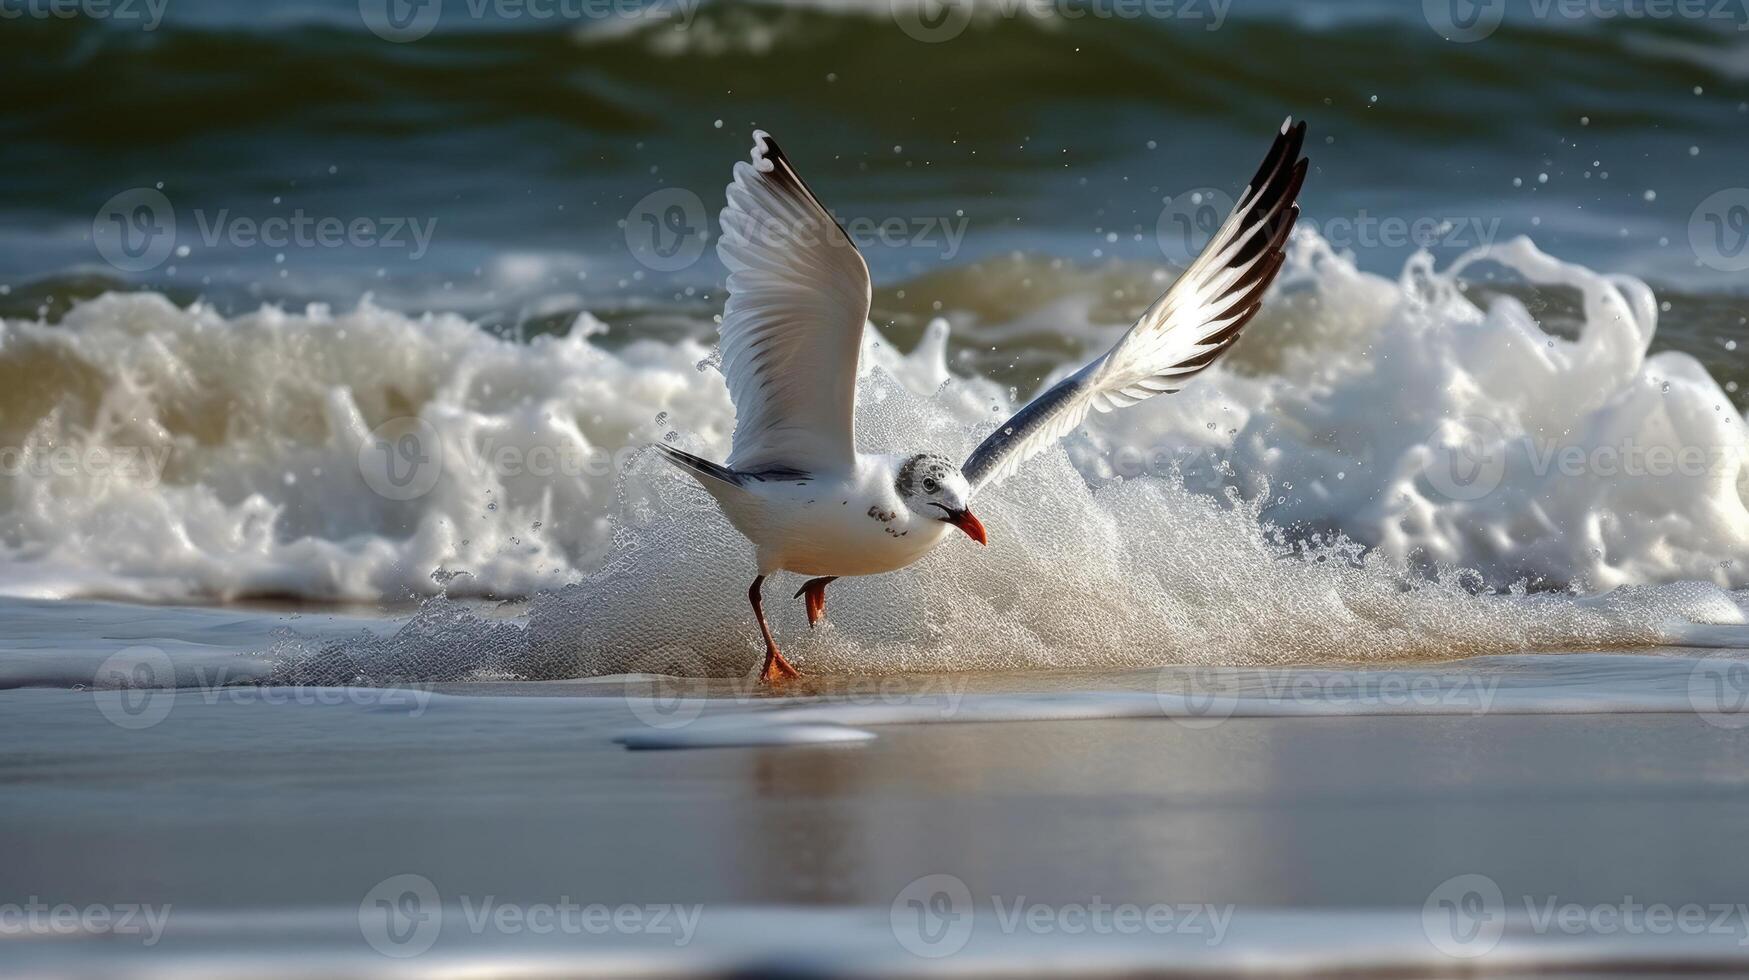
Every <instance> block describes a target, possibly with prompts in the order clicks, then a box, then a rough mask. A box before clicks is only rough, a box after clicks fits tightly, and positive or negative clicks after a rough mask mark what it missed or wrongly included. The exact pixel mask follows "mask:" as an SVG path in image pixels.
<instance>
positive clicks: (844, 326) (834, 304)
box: [717, 132, 869, 473]
mask: <svg viewBox="0 0 1749 980" xmlns="http://www.w3.org/2000/svg"><path fill="white" fill-rule="evenodd" d="M728 197H729V202H728V206H727V207H725V208H723V213H722V219H721V220H722V229H723V233H722V237H721V238H720V239H719V240H718V241H717V255H718V256H719V257H720V258H721V259H722V261H723V265H725V266H727V267H728V269H729V280H728V289H729V299H728V302H727V304H726V305H725V306H724V307H723V323H722V326H721V327H719V328H718V331H719V333H720V334H721V335H722V352H723V364H722V370H723V376H724V378H725V379H726V380H727V382H728V386H729V398H730V400H731V401H733V402H734V403H735V438H734V447H733V449H731V450H730V452H729V459H728V465H729V468H730V469H733V470H736V471H739V472H744V473H758V472H764V471H773V470H790V471H800V472H831V471H848V470H849V469H850V468H851V467H852V466H853V465H854V463H855V456H856V449H855V445H856V439H855V428H856V359H857V353H858V351H859V350H860V349H861V345H862V328H863V324H864V322H865V321H867V319H868V305H869V280H868V266H867V265H866V264H864V263H863V260H862V256H861V254H859V253H858V252H857V250H856V246H855V245H854V244H852V243H851V241H850V239H849V237H848V236H847V235H845V233H844V230H843V229H842V228H840V227H839V226H838V223H837V222H836V221H834V220H833V218H832V216H831V215H830V214H828V213H827V211H826V209H825V208H824V207H823V206H821V204H820V202H819V200H818V199H817V198H815V197H814V195H813V193H812V192H811V191H809V190H808V187H807V185H806V184H804V183H803V182H802V179H801V177H800V176H798V175H797V174H796V172H795V169H794V168H792V167H791V166H790V162H789V158H788V157H786V156H784V154H783V151H782V150H780V149H779V148H778V146H777V143H776V142H775V141H773V140H772V138H771V137H770V136H767V135H766V134H765V133H763V132H756V133H754V134H753V158H752V162H751V163H737V164H735V179H734V180H733V181H732V182H731V183H730V184H729V188H728Z"/></svg>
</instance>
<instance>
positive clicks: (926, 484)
mask: <svg viewBox="0 0 1749 980" xmlns="http://www.w3.org/2000/svg"><path fill="white" fill-rule="evenodd" d="M940 489H941V484H939V483H937V482H935V481H934V480H924V481H923V492H924V493H934V492H935V491H937V490H940Z"/></svg>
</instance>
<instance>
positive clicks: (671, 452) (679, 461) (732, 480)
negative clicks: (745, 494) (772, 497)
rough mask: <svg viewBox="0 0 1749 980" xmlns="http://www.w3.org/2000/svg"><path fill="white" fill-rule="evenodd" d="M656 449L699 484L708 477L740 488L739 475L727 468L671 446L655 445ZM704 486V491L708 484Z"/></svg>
mask: <svg viewBox="0 0 1749 980" xmlns="http://www.w3.org/2000/svg"><path fill="white" fill-rule="evenodd" d="M656 448H657V449H659V450H661V451H662V455H663V456H664V457H665V458H667V460H668V462H670V463H673V464H674V465H675V466H678V467H680V468H681V469H683V470H685V471H686V472H688V473H691V474H692V475H693V476H694V477H697V478H699V479H700V481H701V482H702V481H703V479H704V478H706V477H708V478H710V479H712V480H716V481H717V482H719V483H726V484H728V485H729V486H732V487H738V486H741V477H740V474H738V473H736V472H735V471H734V470H731V469H729V468H728V467H727V466H723V465H721V464H719V463H713V462H711V461H710V460H708V459H705V458H704V457H703V456H694V455H693V454H691V453H689V452H684V451H682V450H679V449H675V448H674V447H673V446H669V445H666V444H664V443H657V444H656ZM705 486H706V489H709V484H706V485H705Z"/></svg>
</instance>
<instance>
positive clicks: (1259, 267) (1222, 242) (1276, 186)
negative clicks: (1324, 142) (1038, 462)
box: [961, 119, 1306, 491]
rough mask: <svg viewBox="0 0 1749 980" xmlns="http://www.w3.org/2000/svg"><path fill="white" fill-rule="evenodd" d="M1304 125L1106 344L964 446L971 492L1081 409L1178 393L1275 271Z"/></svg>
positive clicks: (1281, 139)
mask: <svg viewBox="0 0 1749 980" xmlns="http://www.w3.org/2000/svg"><path fill="white" fill-rule="evenodd" d="M1305 135H1306V124H1305V123H1303V122H1302V123H1300V124H1299V125H1297V126H1295V125H1293V120H1292V119H1289V120H1288V121H1287V122H1284V123H1282V126H1281V133H1280V135H1278V136H1277V137H1276V139H1275V145H1274V146H1272V147H1270V149H1269V155H1268V156H1267V157H1265V158H1264V159H1263V166H1262V167H1261V168H1259V169H1258V171H1257V176H1256V177H1253V178H1252V179H1251V183H1250V185H1249V186H1247V187H1246V188H1245V194H1244V196H1243V197H1241V198H1240V200H1239V203H1238V204H1237V205H1235V206H1234V208H1233V213H1232V214H1230V215H1228V216H1227V220H1226V222H1225V223H1224V224H1222V225H1221V227H1220V229H1219V230H1218V231H1216V232H1215V235H1214V237H1213V238H1211V239H1210V240H1209V243H1208V246H1207V247H1206V248H1204V249H1203V250H1202V254H1201V255H1198V256H1197V257H1196V261H1194V262H1192V263H1191V264H1190V268H1188V269H1185V270H1184V274H1183V275H1181V276H1179V277H1178V281H1177V282H1174V283H1173V284H1172V288H1171V289H1168V290H1167V291H1166V295H1164V296H1162V297H1160V298H1159V299H1158V300H1157V301H1155V303H1154V305H1153V306H1151V307H1149V308H1148V311H1147V312H1146V313H1144V314H1142V318H1141V319H1140V320H1137V321H1136V325H1135V326H1133V327H1131V328H1130V329H1129V332H1128V333H1126V334H1124V335H1123V337H1122V338H1121V339H1119V340H1118V342H1117V343H1116V344H1114V345H1112V348H1111V350H1109V351H1106V352H1105V354H1104V355H1102V356H1100V357H1099V358H1097V359H1095V360H1094V361H1093V362H1092V363H1090V364H1088V365H1087V366H1086V367H1084V368H1082V369H1081V370H1079V371H1076V372H1075V373H1074V374H1072V375H1070V376H1069V377H1067V378H1064V379H1063V380H1062V381H1059V382H1058V383H1057V384H1055V385H1053V386H1052V387H1051V388H1050V390H1048V391H1046V392H1045V393H1044V394H1042V395H1039V396H1038V397H1037V398H1034V399H1033V400H1032V401H1031V402H1029V403H1027V406H1026V407H1025V408H1023V409H1021V410H1020V411H1019V412H1018V413H1017V414H1016V415H1015V416H1014V417H1013V418H1011V419H1009V420H1008V421H1007V422H1006V423H1004V424H1003V425H1002V426H1001V427H1000V428H998V429H997V430H996V431H995V432H993V433H991V434H990V436H989V437H988V438H986V439H985V440H984V441H983V443H982V444H980V445H979V446H978V448H977V449H976V450H974V451H973V452H972V455H971V456H969V457H968V458H967V459H966V461H965V464H964V465H963V466H962V467H961V469H962V470H963V471H964V472H965V475H966V479H967V480H968V481H969V482H970V483H971V485H972V489H973V490H974V491H976V490H977V489H979V488H980V487H983V486H987V485H989V484H991V483H995V482H998V481H1000V480H1002V479H1004V478H1005V477H1007V476H1008V475H1009V474H1011V473H1013V472H1014V471H1015V470H1016V469H1018V468H1019V467H1020V464H1021V463H1024V462H1026V461H1027V460H1028V459H1031V458H1032V457H1033V456H1035V455H1037V454H1038V453H1039V452H1040V451H1042V450H1043V449H1044V448H1045V447H1047V446H1049V445H1050V444H1051V443H1053V442H1055V441H1056V440H1057V439H1059V438H1061V437H1062V436H1064V435H1065V434H1067V433H1068V432H1070V431H1071V430H1073V429H1074V428H1075V427H1076V426H1078V425H1080V424H1081V421H1082V420H1083V419H1085V418H1086V417H1087V412H1088V410H1089V409H1098V410H1099V411H1101V412H1109V411H1111V410H1112V409H1114V408H1123V407H1125V406H1128V405H1134V404H1135V403H1136V402H1139V401H1141V400H1143V399H1145V398H1152V397H1153V396H1155V395H1158V394H1160V393H1162V392H1169V391H1177V390H1178V389H1180V388H1182V387H1184V385H1185V383H1186V382H1187V381H1189V380H1190V379H1191V378H1192V377H1194V376H1195V375H1196V374H1197V373H1198V372H1200V371H1201V370H1202V369H1204V368H1206V367H1208V366H1209V365H1210V364H1213V363H1214V362H1215V359H1216V358H1218V357H1220V355H1221V354H1222V353H1223V352H1224V351H1226V350H1227V348H1228V347H1230V346H1231V345H1232V343H1233V341H1234V340H1235V339H1237V338H1238V336H1239V331H1240V329H1241V328H1243V327H1244V326H1245V324H1246V323H1248V322H1250V320H1251V317H1252V316H1254V315H1256V313H1257V309H1258V307H1259V306H1260V305H1261V303H1262V299H1263V293H1264V291H1265V290H1267V289H1268V288H1269V284H1270V283H1271V282H1273V281H1274V280H1275V274H1276V273H1277V272H1279V271H1280V270H1281V263H1282V259H1283V256H1284V253H1283V250H1282V247H1283V245H1284V244H1285V243H1286V241H1287V235H1288V232H1289V231H1290V230H1292V228H1293V225H1294V221H1295V220H1296V219H1297V218H1298V217H1299V214H1300V209H1299V205H1297V204H1295V203H1294V198H1295V197H1296V196H1297V195H1298V194H1299V192H1300V185H1301V184H1302V183H1304V181H1305V179H1306V161H1305V160H1304V159H1303V158H1301V157H1300V147H1301V145H1302V144H1303V143H1304V142H1305Z"/></svg>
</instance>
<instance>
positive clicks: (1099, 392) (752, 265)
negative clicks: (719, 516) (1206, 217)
mask: <svg viewBox="0 0 1749 980" xmlns="http://www.w3.org/2000/svg"><path fill="white" fill-rule="evenodd" d="M1305 134H1306V124H1305V123H1304V122H1301V123H1299V124H1298V125H1295V124H1294V122H1293V120H1292V119H1291V118H1290V119H1288V120H1287V121H1286V122H1284V123H1282V126H1281V131H1280V133H1279V134H1278V135H1277V136H1276V139H1275V143H1274V145H1273V146H1271V147H1270V149H1269V154H1268V156H1266V157H1264V159H1263V165H1262V166H1261V167H1260V168H1259V169H1258V171H1257V176H1255V177H1254V178H1252V180H1251V183H1250V184H1249V185H1247V187H1246V188H1245V192H1244V194H1243V196H1242V197H1241V198H1240V199H1239V201H1238V203H1237V204H1236V205H1235V206H1234V208H1233V210H1232V213H1231V214H1229V215H1228V216H1227V218H1226V220H1225V222H1224V223H1223V224H1222V225H1221V226H1220V228H1219V230H1217V231H1216V232H1215V234H1214V235H1213V236H1212V237H1211V238H1210V239H1209V242H1208V245H1207V246H1206V247H1204V249H1203V250H1202V252H1201V254H1199V255H1198V256H1197V257H1196V259H1195V261H1193V262H1192V263H1191V264H1190V266H1189V267H1188V268H1186V269H1185V270H1184V272H1183V274H1181V275H1180V276H1179V277H1178V279H1177V280H1176V281H1174V282H1173V284H1172V286H1171V288H1169V289H1168V290H1167V291H1166V293H1165V295H1163V296H1161V297H1160V298H1159V299H1158V300H1156V301H1155V302H1154V304H1153V305H1152V306H1150V307H1148V310H1147V312H1145V313H1143V314H1142V316H1141V319H1139V320H1137V321H1136V323H1135V325H1134V326H1132V327H1130V329H1129V331H1128V332H1126V333H1125V334H1124V335H1123V337H1121V338H1120V339H1119V340H1118V341H1117V343H1115V344H1113V345H1112V347H1111V349H1110V350H1108V351H1106V352H1105V353H1104V354H1101V355H1100V356H1099V357H1097V358H1095V359H1093V360H1092V361H1091V362H1089V363H1088V364H1087V365H1086V366H1085V367H1082V368H1081V369H1080V370H1078V371H1076V372H1075V373H1074V374H1071V375H1069V376H1068V377H1066V378H1064V379H1063V380H1061V381H1059V382H1057V383H1056V384H1055V385H1052V386H1051V387H1050V388H1049V389H1047V390H1046V391H1044V392H1043V393H1042V394H1040V395H1038V396H1037V397H1036V398H1034V399H1033V400H1032V401H1031V402H1029V403H1028V404H1027V405H1026V407H1025V408H1022V409H1021V410H1020V411H1019V412H1017V413H1016V414H1015V415H1014V417H1013V418H1010V419H1009V420H1008V421H1007V422H1005V423H1003V424H1002V425H1001V426H999V427H998V428H997V429H996V430H995V431H994V432H992V433H991V434H990V435H989V437H988V438H986V439H985V440H984V441H983V443H982V444H980V445H979V446H978V448H977V449H975V450H973V451H972V454H971V455H970V456H968V457H966V460H965V462H963V463H960V464H958V465H955V464H954V463H953V461H952V460H950V459H949V458H948V457H946V456H943V455H941V454H940V453H936V452H929V451H922V452H908V453H862V452H858V451H857V449H856V362H857V355H858V353H859V351H860V350H861V346H862V331H863V327H864V324H865V323H866V322H867V320H868V311H869V298H870V289H869V276H868V265H867V264H866V263H865V262H864V261H863V258H862V255H861V254H860V253H859V252H858V251H857V250H856V246H855V245H854V244H852V243H851V241H850V238H849V236H848V235H846V234H845V232H844V229H843V228H842V227H841V226H840V225H839V224H838V223H837V221H836V220H835V219H834V218H833V217H832V215H831V214H830V213H829V212H828V211H827V210H826V208H825V206H824V205H822V204H821V203H820V200H819V198H817V197H815V196H814V193H813V192H812V191H811V190H809V189H808V185H807V184H806V183H804V182H803V181H802V178H801V176H800V175H799V174H798V173H797V172H796V169H795V167H794V166H793V165H792V164H791V163H790V160H789V157H787V156H785V155H784V152H783V151H782V150H781V149H779V148H778V145H777V142H776V141H775V140H773V139H772V138H771V137H770V136H769V135H767V134H766V133H764V132H762V131H759V132H755V133H754V134H753V151H752V158H751V159H750V160H748V161H745V162H738V163H736V164H735V170H734V180H733V181H731V182H730V184H729V186H728V203H727V206H725V207H724V208H723V212H722V217H721V226H722V234H721V236H720V237H719V238H718V241H717V255H718V256H719V257H720V258H721V260H722V262H723V265H724V266H726V267H727V268H728V270H729V278H728V300H727V302H726V303H725V305H724V307H723V317H722V324H721V326H720V327H719V328H718V332H719V334H720V335H721V350H722V364H721V366H722V373H723V377H724V380H725V381H726V382H727V384H728V388H729V398H730V401H732V402H733V403H734V407H735V431H734V436H733V439H732V446H731V449H730V451H729V458H728V459H727V460H726V461H724V462H723V463H714V462H711V461H710V460H707V459H704V458H702V457H700V456H695V455H693V454H692V453H688V452H683V451H681V450H679V449H676V448H674V447H673V446H669V445H665V444H658V446H657V448H658V449H660V450H661V452H662V453H663V455H664V456H665V457H666V458H667V459H668V460H669V461H670V462H672V463H674V464H675V465H676V466H678V467H680V469H682V470H684V471H685V472H686V473H688V474H689V475H691V476H692V477H693V478H694V479H696V480H697V481H698V483H699V484H700V485H701V486H702V487H703V488H704V489H705V490H706V491H708V492H709V493H710V494H711V496H712V497H714V498H715V499H716V502H717V505H718V506H719V507H720V508H721V509H722V511H723V514H724V515H725V516H727V517H728V519H729V522H730V523H731V524H733V525H734V526H735V528H736V530H738V531H740V532H741V533H742V534H743V535H745V536H746V537H747V539H748V540H749V541H751V542H752V543H753V546H754V549H755V555H756V559H757V563H758V574H757V576H756V577H755V578H754V579H753V585H752V586H751V587H750V588H749V589H748V590H747V599H748V601H749V602H750V603H751V604H752V606H753V616H754V618H755V619H756V620H758V622H759V632H760V634H761V635H762V636H763V637H764V638H765V665H764V667H763V668H761V670H760V673H759V677H760V680H761V681H764V682H766V683H773V682H776V681H780V680H783V679H787V678H792V677H797V676H799V673H798V671H797V670H796V669H795V667H793V666H791V664H790V662H789V661H788V660H786V659H785V658H784V656H783V653H782V652H780V651H779V650H778V648H777V641H776V640H774V639H772V635H771V626H770V624H769V623H767V622H766V620H765V610H764V606H763V604H762V602H761V590H762V587H763V585H764V583H765V580H766V578H767V577H769V576H771V575H773V574H775V573H777V572H779V571H785V572H792V573H796V574H799V575H807V576H812V577H811V578H810V579H809V580H808V581H807V582H806V583H805V584H803V585H802V587H801V588H800V589H799V590H797V592H796V594H795V598H798V599H801V598H804V597H805V601H806V606H807V614H808V625H809V626H810V628H811V627H813V626H817V625H818V624H819V623H820V621H821V620H822V619H823V618H824V617H825V612H826V587H827V586H828V585H830V584H831V583H832V582H833V581H835V580H836V579H838V578H841V577H843V576H847V575H876V574H880V573H882V572H891V571H894V570H896V569H900V568H904V567H905V566H907V565H910V564H911V563H912V562H915V561H917V560H918V559H919V558H922V557H923V556H924V555H926V554H928V553H929V552H930V550H931V549H933V548H934V547H935V546H936V545H938V544H940V543H941V541H942V540H943V538H945V537H946V536H947V535H948V533H949V532H950V531H951V530H954V529H957V530H959V531H962V532H964V533H965V534H966V536H967V537H969V538H971V539H972V540H973V541H976V542H977V543H978V544H980V545H986V544H988V543H989V536H988V534H987V533H986V532H985V530H984V525H983V522H981V521H979V520H978V518H977V517H976V516H974V515H973V514H972V510H971V503H972V498H973V497H974V496H975V495H977V494H978V493H979V492H980V491H981V490H983V489H985V488H986V487H990V486H992V485H994V484H996V483H998V482H1000V481H1001V480H1003V479H1004V478H1006V477H1007V476H1009V475H1010V474H1012V473H1013V472H1014V471H1015V470H1016V469H1017V468H1019V466H1020V465H1021V464H1022V463H1024V462H1025V461H1026V460H1028V459H1030V458H1031V457H1033V456H1035V455H1037V454H1038V453H1039V452H1041V451H1043V450H1044V449H1046V448H1047V447H1049V446H1050V445H1052V444H1053V443H1055V442H1056V441H1057V439H1059V438H1061V437H1062V436H1064V435H1066V434H1068V433H1069V432H1070V431H1072V430H1074V429H1075V428H1076V427H1077V426H1078V425H1080V424H1081V422H1082V421H1083V420H1084V419H1085V418H1086V417H1087V414H1088V412H1089V411H1091V410H1097V411H1100V412H1109V411H1111V410H1112V409H1114V408H1123V407H1127V406H1129V405H1134V404H1135V403H1136V402H1139V401H1142V400H1143V399H1147V398H1152V397H1153V396H1155V395H1158V394H1161V393H1164V392H1173V391H1177V390H1179V389H1180V388H1183V387H1184V386H1185V384H1186V383H1187V382H1189V381H1190V379H1191V378H1193V377H1195V376H1196V375H1197V374H1198V373H1199V372H1201V371H1203V370H1204V369H1206V368H1207V367H1208V366H1209V365H1211V364H1213V363H1215V361H1216V359H1218V358H1219V357H1220V356H1221V355H1222V354H1223V353H1225V352H1226V351H1227V350H1228V349H1229V348H1230V347H1231V346H1232V344H1233V341H1234V340H1235V339H1236V338H1237V337H1238V336H1239V331H1240V329H1242V328H1243V327H1244V326H1245V324H1246V323H1248V322H1249V321H1250V320H1251V318H1252V317H1253V316H1255V315H1256V313H1257V310H1258V308H1259V307H1260V306H1261V304H1262V299H1263V294H1264V291H1265V290H1267V289H1268V288H1269V284H1270V283H1271V282H1273V281H1274V279H1275V276H1276V273H1277V272H1279V271H1280V269H1281V264H1282V260H1283V257H1284V246H1285V244H1286V242H1287V236H1288V232H1289V231H1290V230H1291V229H1292V228H1293V225H1294V222H1295V220H1296V219H1297V218H1298V217H1299V213H1300V209H1299V205H1298V204H1296V203H1295V198H1296V197H1297V196H1298V194H1299V191H1300V185H1301V184H1302V183H1304V181H1305V178H1306V167H1307V161H1306V160H1305V158H1303V157H1301V156H1300V149H1301V146H1302V145H1303V144H1304V142H1305Z"/></svg>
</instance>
